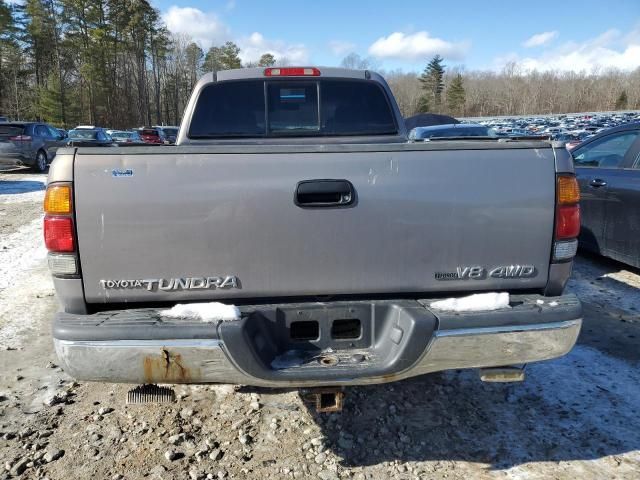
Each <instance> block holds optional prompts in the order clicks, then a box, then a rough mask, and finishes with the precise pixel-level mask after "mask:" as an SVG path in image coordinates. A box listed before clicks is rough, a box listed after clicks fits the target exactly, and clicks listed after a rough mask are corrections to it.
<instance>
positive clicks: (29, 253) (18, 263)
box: [0, 218, 47, 290]
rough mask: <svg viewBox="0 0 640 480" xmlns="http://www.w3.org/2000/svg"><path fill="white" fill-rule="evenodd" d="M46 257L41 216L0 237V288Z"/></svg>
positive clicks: (11, 282)
mask: <svg viewBox="0 0 640 480" xmlns="http://www.w3.org/2000/svg"><path fill="white" fill-rule="evenodd" d="M46 257H47V250H46V248H45V246H44V236H43V233H42V218H38V219H36V220H33V221H32V222H31V223H28V224H26V225H23V226H22V227H20V228H19V229H18V230H17V231H16V232H14V233H12V234H10V235H6V236H3V237H2V238H1V239H0V290H3V289H5V288H7V287H8V286H10V285H11V284H13V282H14V281H15V280H17V279H19V278H21V277H23V276H24V274H25V272H26V271H27V270H29V269H30V268H32V267H34V266H36V265H38V264H39V263H41V262H42V261H43V260H44V259H45V258H46Z"/></svg>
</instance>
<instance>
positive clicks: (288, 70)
mask: <svg viewBox="0 0 640 480" xmlns="http://www.w3.org/2000/svg"><path fill="white" fill-rule="evenodd" d="M264 76H265V77H319V76H320V70H318V69H317V68H314V67H306V68H305V67H282V68H265V69H264Z"/></svg>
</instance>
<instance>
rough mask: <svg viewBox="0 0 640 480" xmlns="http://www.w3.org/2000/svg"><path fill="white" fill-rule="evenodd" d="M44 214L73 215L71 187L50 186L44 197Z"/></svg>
mask: <svg viewBox="0 0 640 480" xmlns="http://www.w3.org/2000/svg"><path fill="white" fill-rule="evenodd" d="M44 212H45V213H50V214H57V215H61V214H62V215H64V214H69V213H71V186H70V185H50V186H49V187H47V193H46V194H45V196H44Z"/></svg>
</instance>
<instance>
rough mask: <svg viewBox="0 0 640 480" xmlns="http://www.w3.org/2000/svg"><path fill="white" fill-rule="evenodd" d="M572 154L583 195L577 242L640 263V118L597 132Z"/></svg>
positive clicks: (598, 251) (620, 258) (603, 252)
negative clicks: (580, 224) (580, 225)
mask: <svg viewBox="0 0 640 480" xmlns="http://www.w3.org/2000/svg"><path fill="white" fill-rule="evenodd" d="M571 154H572V156H573V159H574V163H575V167H576V175H577V177H578V183H579V184H580V194H581V197H582V198H581V201H580V208H581V212H582V230H581V232H580V246H581V247H583V248H585V249H587V250H591V251H593V252H596V253H599V254H601V255H604V256H607V257H610V258H613V259H615V260H619V261H621V262H624V263H627V264H629V265H633V266H634V267H638V268H640V123H630V124H626V125H621V126H619V127H615V128H612V129H609V130H606V131H604V132H601V133H599V134H598V135H595V136H593V137H591V138H589V139H588V140H586V141H584V142H582V143H581V144H580V145H578V146H577V147H576V148H575V149H574V150H573V151H572V152H571Z"/></svg>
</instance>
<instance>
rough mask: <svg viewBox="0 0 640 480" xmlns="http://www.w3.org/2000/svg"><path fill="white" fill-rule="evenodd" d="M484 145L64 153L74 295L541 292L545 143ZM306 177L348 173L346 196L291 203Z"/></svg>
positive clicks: (549, 154) (548, 192)
mask: <svg viewBox="0 0 640 480" xmlns="http://www.w3.org/2000/svg"><path fill="white" fill-rule="evenodd" d="M493 145H494V147H493V148H487V147H486V146H484V144H482V143H481V142H455V143H454V144H451V145H449V146H447V147H446V148H445V147H444V146H440V145H431V146H430V145H416V144H407V145H391V146H389V145H322V146H302V145H300V146H265V145H262V146H260V145H258V146H246V145H245V146H242V147H241V148H239V146H220V145H219V146H213V147H211V146H210V147H207V148H206V150H205V148H204V147H161V148H132V149H127V150H126V151H124V152H123V153H114V150H115V149H103V150H100V149H86V150H79V151H78V152H77V154H76V159H75V162H74V186H75V198H76V200H77V201H76V223H77V233H78V248H79V255H80V264H81V270H82V278H83V282H84V291H85V297H86V300H87V302H89V303H103V302H104V303H111V302H124V301H127V302H135V301H173V302H177V301H184V300H211V299H222V298H261V297H282V296H321V295H335V294H371V295H374V294H376V293H385V294H390V293H411V292H444V291H462V290H469V291H472V290H473V291H479V290H506V289H509V290H514V289H532V288H540V287H543V286H544V285H545V284H546V282H547V274H548V267H549V260H550V255H551V245H552V237H553V225H554V220H553V219H554V199H555V164H554V153H553V150H552V149H551V148H550V147H549V148H533V147H529V148H523V145H522V144H514V145H513V146H511V145H509V144H503V145H498V144H496V143H494V144H493ZM538 146H539V143H538ZM316 179H335V180H347V181H349V182H351V184H352V185H353V187H354V189H355V197H354V198H353V200H354V201H353V204H351V205H346V206H344V207H342V208H339V207H329V208H327V207H316V208H305V207H303V206H300V205H297V204H296V202H295V198H294V197H295V192H296V187H297V185H298V183H299V182H301V181H305V180H316ZM78 200H79V201H78ZM518 266H520V267H526V268H518ZM474 267H479V268H481V269H482V273H481V274H478V275H469V273H470V272H473V271H474V270H472V269H473V268H474ZM503 267H504V268H503ZM531 267H533V268H531ZM475 271H476V272H479V271H480V270H475Z"/></svg>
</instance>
